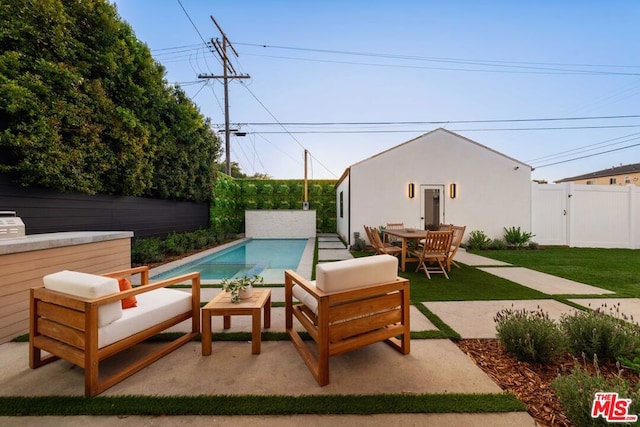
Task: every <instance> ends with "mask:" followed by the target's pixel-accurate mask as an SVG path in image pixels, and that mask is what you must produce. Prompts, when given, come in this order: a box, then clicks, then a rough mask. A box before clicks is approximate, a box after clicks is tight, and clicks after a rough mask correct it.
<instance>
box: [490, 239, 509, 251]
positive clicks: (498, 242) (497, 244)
mask: <svg viewBox="0 0 640 427" xmlns="http://www.w3.org/2000/svg"><path fill="white" fill-rule="evenodd" d="M489 249H493V250H497V251H501V250H504V249H507V243H506V242H505V241H504V240H502V239H493V240H492V241H491V243H490V244H489Z"/></svg>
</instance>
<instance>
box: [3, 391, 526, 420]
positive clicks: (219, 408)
mask: <svg viewBox="0 0 640 427" xmlns="http://www.w3.org/2000/svg"><path fill="white" fill-rule="evenodd" d="M525 410H526V407H525V406H524V404H523V403H522V402H520V401H519V400H518V399H517V398H516V397H515V396H514V395H513V394H511V393H493V394H373V395H304V396H279V395H270V396H257V395H242V396H229V395H220V396H208V395H207V396H203V395H199V396H106V397H102V396H98V397H93V398H87V397H79V396H39V397H22V396H18V397H0V415H2V416H26V415H29V416H45V415H54V416H73V415H147V416H149V415H150V416H167V415H169V416H177V415H293V414H353V415H370V414H399V413H404V414H411V413H421V414H426V413H462V412H466V413H486V412H514V411H525Z"/></svg>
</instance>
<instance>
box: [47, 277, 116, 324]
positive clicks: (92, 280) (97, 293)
mask: <svg viewBox="0 0 640 427" xmlns="http://www.w3.org/2000/svg"><path fill="white" fill-rule="evenodd" d="M42 280H43V282H44V287H45V288H47V289H51V290H52V291H58V292H64V293H66V294H71V295H75V296H78V297H82V298H90V299H93V298H100V297H104V296H107V295H111V294H115V293H118V292H120V287H119V286H118V280H117V279H114V278H111V277H104V276H98V275H95V274H88V273H80V272H78V271H69V270H64V271H59V272H57V273H53V274H49V275H47V276H44V277H43V279H42ZM121 317H122V303H121V302H120V301H116V302H114V303H111V304H107V305H103V306H101V307H100V308H99V309H98V327H102V326H105V325H108V324H109V323H111V322H113V321H114V320H117V319H119V318H121Z"/></svg>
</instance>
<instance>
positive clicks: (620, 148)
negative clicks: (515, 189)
mask: <svg viewBox="0 0 640 427" xmlns="http://www.w3.org/2000/svg"><path fill="white" fill-rule="evenodd" d="M636 139H640V137H638V138H633V139H632V140H630V141H633V140H636ZM638 146H640V143H638V144H632V145H627V146H626V147H619V148H613V149H611V150H607V151H601V152H599V153H593V154H587V155H585V156H580V157H574V158H572V159H567V160H561V161H558V162H553V163H547V164H546V165H541V166H536V169H540V168H545V167H547V166H554V165H559V164H561V163H568V162H573V161H576V160H581V159H586V158H589V157H595V156H601V155H603V154H608V153H613V152H614V151H621V150H626V149H628V148H633V147H638Z"/></svg>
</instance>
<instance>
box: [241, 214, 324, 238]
mask: <svg viewBox="0 0 640 427" xmlns="http://www.w3.org/2000/svg"><path fill="white" fill-rule="evenodd" d="M244 221H245V235H246V237H251V238H254V239H302V238H309V237H315V236H316V211H314V210H308V211H302V210H248V211H245V213H244Z"/></svg>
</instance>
